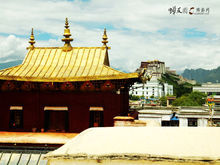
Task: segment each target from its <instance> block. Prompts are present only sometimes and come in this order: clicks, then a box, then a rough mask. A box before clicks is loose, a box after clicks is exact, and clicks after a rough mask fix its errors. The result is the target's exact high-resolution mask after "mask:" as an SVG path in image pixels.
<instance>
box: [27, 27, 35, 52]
mask: <svg viewBox="0 0 220 165" xmlns="http://www.w3.org/2000/svg"><path fill="white" fill-rule="evenodd" d="M29 43H30V46H29V47H28V49H34V44H35V40H34V29H33V28H32V29H31V36H30V40H29Z"/></svg>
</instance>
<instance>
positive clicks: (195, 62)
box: [0, 0, 220, 72]
mask: <svg viewBox="0 0 220 165" xmlns="http://www.w3.org/2000/svg"><path fill="white" fill-rule="evenodd" d="M1 1H2V2H1ZM0 2H1V6H0V11H1V13H0V21H1V22H0V62H7V61H13V60H17V59H23V58H24V56H25V54H26V53H27V51H26V49H25V48H26V47H27V46H28V39H29V36H30V31H31V28H32V27H33V28H34V34H35V39H36V44H35V46H62V45H63V43H62V42H61V38H62V37H63V36H62V35H63V29H64V22H65V18H66V17H68V18H69V22H70V29H71V33H72V37H73V38H74V41H73V42H72V46H101V44H102V43H101V40H102V33H103V29H104V28H107V34H108V37H109V43H108V46H110V47H111V50H110V51H109V57H110V63H111V66H113V67H115V68H120V69H121V70H125V71H128V72H132V71H135V70H136V68H138V67H139V66H140V63H141V61H148V60H155V59H157V60H160V61H164V62H165V63H166V66H169V67H171V68H172V69H176V70H177V71H178V72H181V71H183V70H184V69H185V68H205V69H212V68H215V67H217V66H219V53H220V48H219V44H220V23H219V21H216V20H220V5H219V3H217V2H218V0H212V1H206V0H197V1H191V0H185V1H177V0H176V1H174V0H158V1H155V0H136V1H133V0H120V1H116V0H66V1H63V0H14V1H13V2H12V1H3V0H0ZM173 6H176V7H181V8H184V7H187V8H190V7H195V8H209V10H210V13H209V14H208V15H190V14H180V13H179V14H175V15H173V14H170V13H169V11H168V9H169V8H171V7H173ZM3 57H4V58H3Z"/></svg>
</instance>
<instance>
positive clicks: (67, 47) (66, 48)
mask: <svg viewBox="0 0 220 165" xmlns="http://www.w3.org/2000/svg"><path fill="white" fill-rule="evenodd" d="M64 27H65V29H64V34H63V36H64V37H65V38H63V39H62V41H63V42H65V44H64V46H63V50H64V51H69V50H72V46H71V44H70V42H71V41H73V38H70V36H71V33H70V29H69V22H68V18H66V21H65V26H64Z"/></svg>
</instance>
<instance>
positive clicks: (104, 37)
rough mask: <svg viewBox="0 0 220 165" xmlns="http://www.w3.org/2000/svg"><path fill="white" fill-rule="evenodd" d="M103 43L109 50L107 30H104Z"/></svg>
mask: <svg viewBox="0 0 220 165" xmlns="http://www.w3.org/2000/svg"><path fill="white" fill-rule="evenodd" d="M102 39H103V40H102V43H103V47H106V48H107V43H108V41H107V40H108V37H107V34H106V28H105V29H104V34H103V36H102Z"/></svg>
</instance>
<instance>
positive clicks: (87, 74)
mask: <svg viewBox="0 0 220 165" xmlns="http://www.w3.org/2000/svg"><path fill="white" fill-rule="evenodd" d="M63 36H64V38H63V39H62V41H63V42H64V46H62V47H35V46H34V44H35V38H34V34H33V29H32V32H31V37H30V41H29V43H30V46H29V47H28V48H27V49H28V52H27V55H26V57H25V59H24V61H23V63H22V64H21V65H18V66H14V67H11V68H7V69H3V70H0V113H1V115H0V131H27V132H29V131H42V132H45V131H46V132H76V133H77V132H81V131H83V130H85V129H87V128H89V127H96V126H113V118H114V117H115V116H118V115H127V113H128V109H129V100H128V98H129V94H128V91H129V87H130V86H131V85H132V84H133V83H134V82H135V81H137V80H139V75H138V73H123V72H120V71H118V70H115V69H113V68H111V67H110V64H109V58H108V50H109V49H110V47H108V46H107V43H108V41H107V39H108V38H107V34H106V30H104V34H103V41H102V43H103V46H100V47H72V46H71V41H73V38H70V36H71V33H70V29H69V23H68V20H67V19H66V22H65V29H64V35H63Z"/></svg>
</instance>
